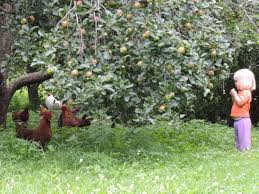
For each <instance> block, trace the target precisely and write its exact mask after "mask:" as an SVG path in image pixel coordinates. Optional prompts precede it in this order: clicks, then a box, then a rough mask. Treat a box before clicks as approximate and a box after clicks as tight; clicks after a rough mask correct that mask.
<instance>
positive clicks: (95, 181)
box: [0, 113, 259, 194]
mask: <svg viewBox="0 0 259 194" xmlns="http://www.w3.org/2000/svg"><path fill="white" fill-rule="evenodd" d="M38 119H39V118H38V116H37V115H36V114H35V113H34V114H33V116H32V117H31V118H30V120H31V125H32V126H36V125H37V121H38ZM52 120H53V134H54V137H53V139H52V141H51V142H50V144H49V145H48V146H47V147H46V148H45V151H43V150H40V149H37V148H36V147H35V145H34V144H31V143H29V142H27V141H24V140H21V139H17V138H16V137H15V132H14V125H13V123H12V122H11V121H10V115H9V122H8V129H7V130H5V131H1V132H0V193H17V194H18V193H19V194H21V193H26V194H28V193H148V194H149V193H197V194H200V193H228V194H229V193H259V131H258V130H256V129H253V133H252V135H253V149H252V150H251V151H249V152H244V153H241V152H238V151H236V149H235V147H234V140H233V129H232V128H228V127H226V126H223V125H219V124H209V123H206V122H203V121H198V120H193V121H191V122H188V123H185V124H178V123H166V122H159V123H157V124H155V125H149V126H143V127H139V128H125V127H122V126H117V127H116V128H113V129H111V128H110V127H109V126H110V123H105V122H104V121H103V122H97V121H96V122H94V123H93V125H92V126H91V127H89V128H81V129H78V128H62V129H57V127H56V117H54V118H53V119H52Z"/></svg>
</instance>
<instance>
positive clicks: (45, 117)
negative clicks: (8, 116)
mask: <svg viewBox="0 0 259 194" xmlns="http://www.w3.org/2000/svg"><path fill="white" fill-rule="evenodd" d="M51 117H52V113H51V112H50V111H48V110H47V109H46V108H44V107H41V108H40V123H39V126H38V127H37V128H36V129H34V130H31V129H28V128H27V127H23V126H22V125H20V124H19V123H17V122H16V123H15V126H16V132H17V137H18V138H22V139H26V140H28V141H36V142H38V143H39V144H40V146H41V147H44V146H45V145H46V144H47V143H48V142H49V141H50V140H51V138H52V132H51V122H50V121H51Z"/></svg>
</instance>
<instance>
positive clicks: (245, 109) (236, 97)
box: [230, 69, 256, 151]
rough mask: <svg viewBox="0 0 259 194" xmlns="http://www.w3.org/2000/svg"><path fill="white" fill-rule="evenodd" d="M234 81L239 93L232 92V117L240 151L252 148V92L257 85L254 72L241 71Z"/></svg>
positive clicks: (235, 75) (236, 141)
mask: <svg viewBox="0 0 259 194" xmlns="http://www.w3.org/2000/svg"><path fill="white" fill-rule="evenodd" d="M234 81H235V85H236V88H237V90H238V92H237V91H236V90H235V89H234V88H233V89H232V90H231V91H230V95H231V96H232V101H233V105H232V109H231V117H232V118H233V119H234V128H235V144H236V148H237V149H238V150H240V151H245V150H249V149H250V148H251V120H250V114H249V110H250V103H251V100H252V94H251V91H253V90H255V88H256V83H255V77H254V74H253V72H252V71H250V70H249V69H240V70H238V71H237V72H236V73H235V74H234Z"/></svg>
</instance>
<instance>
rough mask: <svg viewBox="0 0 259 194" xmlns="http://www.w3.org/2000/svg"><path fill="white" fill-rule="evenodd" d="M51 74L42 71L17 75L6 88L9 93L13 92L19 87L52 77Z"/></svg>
mask: <svg viewBox="0 0 259 194" xmlns="http://www.w3.org/2000/svg"><path fill="white" fill-rule="evenodd" d="M52 76H53V75H52V74H48V73H46V72H43V71H40V72H34V73H29V74H27V75H24V76H21V77H18V78H17V79H16V80H14V81H12V82H11V83H10V84H9V86H8V89H9V91H10V92H11V93H14V92H15V91H16V90H18V89H20V88H21V87H23V86H28V85H31V84H36V83H41V82H43V81H45V80H48V79H50V78H52Z"/></svg>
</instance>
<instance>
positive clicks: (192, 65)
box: [187, 62, 195, 69]
mask: <svg viewBox="0 0 259 194" xmlns="http://www.w3.org/2000/svg"><path fill="white" fill-rule="evenodd" d="M187 67H188V68H189V69H193V68H194V67H195V64H194V63H192V62H189V63H188V64H187Z"/></svg>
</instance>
